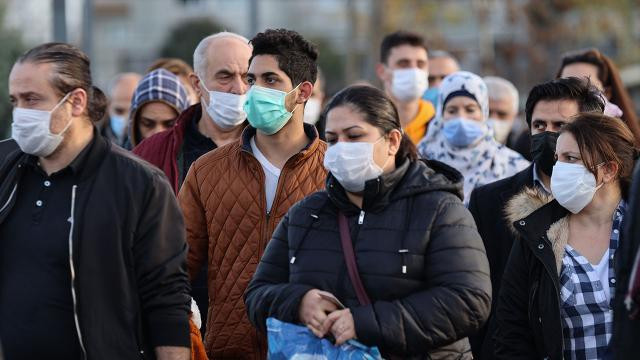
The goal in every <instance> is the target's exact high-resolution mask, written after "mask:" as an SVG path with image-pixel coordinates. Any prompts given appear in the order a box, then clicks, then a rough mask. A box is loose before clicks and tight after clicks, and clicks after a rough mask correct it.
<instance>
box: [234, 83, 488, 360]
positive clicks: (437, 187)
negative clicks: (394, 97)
mask: <svg viewBox="0 0 640 360" xmlns="http://www.w3.org/2000/svg"><path fill="white" fill-rule="evenodd" d="M324 116H325V117H326V119H327V130H326V135H327V140H328V142H329V144H330V145H329V149H328V150H327V153H326V155H325V160H324V164H325V167H326V168H327V169H328V170H329V171H330V174H329V175H328V177H327V183H326V184H327V185H326V190H325V191H321V192H317V193H315V194H313V195H310V196H308V197H307V198H305V199H304V200H302V201H301V202H300V203H298V204H297V205H295V206H294V207H292V208H291V209H290V210H289V212H288V214H287V215H286V216H285V218H284V219H283V220H282V222H281V223H280V225H279V226H278V228H277V229H276V231H275V233H274V235H273V237H272V240H271V241H270V242H269V245H268V246H267V249H266V250H265V253H264V255H263V257H262V259H261V261H260V264H259V266H258V269H257V271H256V273H255V275H254V278H253V280H252V281H251V283H250V285H249V288H248V290H247V292H246V294H245V304H246V306H247V309H248V313H249V319H250V320H251V321H252V322H253V324H254V325H255V326H256V327H258V328H259V329H261V330H262V331H265V325H266V324H265V321H266V319H267V318H268V317H275V318H277V319H279V320H281V321H285V322H290V323H301V324H303V325H306V326H307V327H308V328H309V329H311V331H313V333H314V334H316V335H317V336H318V337H324V336H333V338H335V340H336V343H337V344H342V343H344V342H346V341H348V340H350V339H357V340H358V341H360V342H362V343H364V344H366V345H369V346H378V347H379V348H380V350H381V352H382V353H383V355H386V356H392V357H398V358H403V359H423V358H427V357H429V356H430V358H433V359H436V358H456V359H470V358H471V353H470V346H469V342H468V340H467V338H466V336H467V335H469V334H471V333H473V332H474V331H475V330H476V329H478V328H479V327H480V326H481V325H482V324H483V323H484V321H485V320H486V318H487V316H488V312H489V306H490V302H491V295H490V293H491V289H490V283H489V282H490V281H489V268H488V263H487V259H486V256H485V253H484V248H483V246H482V242H481V239H480V237H479V235H478V233H477V231H476V229H475V225H474V222H473V219H472V217H471V215H470V214H469V213H468V211H467V210H466V209H465V207H464V205H463V204H462V202H461V198H462V193H461V181H462V177H461V176H460V174H459V173H458V172H457V171H455V170H454V169H452V168H450V167H448V166H447V165H445V164H443V163H440V162H438V161H432V160H428V161H422V160H417V156H416V155H417V154H416V150H415V147H414V146H413V144H412V143H411V140H409V139H408V137H407V136H406V135H403V134H402V130H401V126H400V121H399V118H398V113H397V110H396V108H395V106H394V105H393V104H392V102H391V100H390V99H389V98H388V97H387V96H386V95H384V93H383V92H382V91H380V90H378V89H375V88H373V87H369V86H352V87H349V88H346V89H345V90H343V91H341V92H340V93H338V94H337V95H336V96H335V97H334V98H333V99H332V100H331V101H330V103H329V104H328V105H327V107H326V109H325V111H324ZM383 240H384V241H383ZM338 300H339V301H338ZM342 304H344V306H346V308H342Z"/></svg>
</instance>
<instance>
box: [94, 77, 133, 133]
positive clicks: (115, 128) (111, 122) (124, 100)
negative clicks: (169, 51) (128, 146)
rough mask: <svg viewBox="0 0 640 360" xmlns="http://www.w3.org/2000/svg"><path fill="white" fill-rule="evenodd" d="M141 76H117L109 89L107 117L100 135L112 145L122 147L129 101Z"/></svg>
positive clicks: (129, 105) (129, 106) (127, 120)
mask: <svg viewBox="0 0 640 360" xmlns="http://www.w3.org/2000/svg"><path fill="white" fill-rule="evenodd" d="M140 79H142V76H140V75H139V74H136V73H123V74H119V75H117V76H116V77H115V78H114V79H113V80H112V81H111V86H110V87H109V107H108V112H107V113H108V115H109V117H108V118H107V120H106V121H105V123H104V124H103V126H102V129H101V131H100V132H101V133H102V135H104V136H106V137H107V138H108V139H109V140H111V141H112V142H113V143H115V144H118V145H120V146H122V145H123V143H124V140H125V135H126V131H127V123H128V122H129V110H130V108H131V99H132V98H133V93H134V92H135V91H136V87H137V86H138V83H139V82H140Z"/></svg>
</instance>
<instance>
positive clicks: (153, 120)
mask: <svg viewBox="0 0 640 360" xmlns="http://www.w3.org/2000/svg"><path fill="white" fill-rule="evenodd" d="M175 119H176V118H171V119H157V120H156V119H150V118H148V117H144V116H141V117H140V120H145V121H150V122H169V121H174V120H175Z"/></svg>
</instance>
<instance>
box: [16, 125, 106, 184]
mask: <svg viewBox="0 0 640 360" xmlns="http://www.w3.org/2000/svg"><path fill="white" fill-rule="evenodd" d="M111 146H112V144H111V142H110V141H109V140H108V139H107V138H105V137H104V136H102V135H100V132H99V130H98V128H97V127H95V126H94V127H93V139H92V140H91V142H89V144H88V145H87V146H86V147H85V148H84V149H83V150H82V151H81V152H80V154H78V157H76V159H74V160H73V161H72V162H71V163H70V164H69V167H71V168H72V170H73V173H74V174H75V176H76V178H77V179H78V182H83V181H84V180H86V179H88V178H90V177H91V176H92V175H93V174H95V173H96V171H97V169H98V167H99V166H100V164H101V163H102V161H103V160H104V158H105V157H106V155H107V153H108V152H109V151H110V150H111ZM21 154H22V156H21V160H20V165H23V166H24V165H29V164H30V163H32V162H33V161H34V157H33V156H31V155H28V154H25V153H23V152H22V151H21Z"/></svg>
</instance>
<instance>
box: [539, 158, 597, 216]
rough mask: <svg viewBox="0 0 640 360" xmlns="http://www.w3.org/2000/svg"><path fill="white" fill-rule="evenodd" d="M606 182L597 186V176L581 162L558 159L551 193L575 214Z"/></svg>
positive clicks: (552, 179) (554, 169) (553, 173)
mask: <svg viewBox="0 0 640 360" xmlns="http://www.w3.org/2000/svg"><path fill="white" fill-rule="evenodd" d="M602 185H604V183H602V184H600V185H598V186H596V177H595V176H593V174H592V173H591V172H590V171H589V170H587V168H586V167H584V165H581V164H569V163H565V162H560V161H557V162H556V164H555V165H554V166H553V172H552V175H551V193H553V197H555V198H556V200H558V203H560V205H562V206H563V207H564V208H565V209H567V210H569V211H571V212H572V213H574V214H577V213H579V212H580V211H582V209H584V208H585V206H587V205H588V204H589V203H590V202H591V200H593V196H594V195H595V193H596V191H598V189H600V188H601V187H602Z"/></svg>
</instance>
